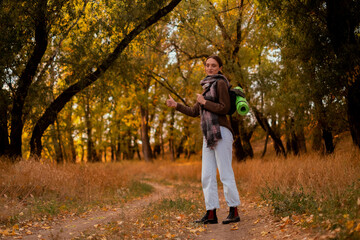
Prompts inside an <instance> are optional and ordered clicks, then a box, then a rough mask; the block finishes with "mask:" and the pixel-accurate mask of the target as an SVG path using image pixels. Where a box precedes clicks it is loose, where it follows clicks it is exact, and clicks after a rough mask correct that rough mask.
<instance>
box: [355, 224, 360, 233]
mask: <svg viewBox="0 0 360 240" xmlns="http://www.w3.org/2000/svg"><path fill="white" fill-rule="evenodd" d="M354 230H355V231H356V232H360V223H358V225H357V226H356V227H355V229H354Z"/></svg>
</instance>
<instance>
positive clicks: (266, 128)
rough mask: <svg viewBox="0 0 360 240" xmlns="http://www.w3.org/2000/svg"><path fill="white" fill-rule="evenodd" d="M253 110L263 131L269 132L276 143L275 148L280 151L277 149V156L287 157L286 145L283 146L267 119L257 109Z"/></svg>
mask: <svg viewBox="0 0 360 240" xmlns="http://www.w3.org/2000/svg"><path fill="white" fill-rule="evenodd" d="M252 110H253V112H254V114H255V117H256V120H257V121H258V123H259V124H260V126H261V127H262V129H264V131H265V132H267V133H268V134H269V135H270V137H271V138H272V140H273V141H274V147H276V146H277V147H278V149H277V148H275V151H278V152H277V154H279V153H281V154H283V155H284V156H285V157H286V152H285V148H284V145H283V143H282V141H281V139H280V138H279V137H278V136H277V135H276V134H275V132H274V131H273V130H272V129H271V127H270V125H269V123H268V121H267V119H266V118H265V117H264V116H263V115H262V114H261V113H260V112H259V111H258V110H257V109H256V108H255V107H252Z"/></svg>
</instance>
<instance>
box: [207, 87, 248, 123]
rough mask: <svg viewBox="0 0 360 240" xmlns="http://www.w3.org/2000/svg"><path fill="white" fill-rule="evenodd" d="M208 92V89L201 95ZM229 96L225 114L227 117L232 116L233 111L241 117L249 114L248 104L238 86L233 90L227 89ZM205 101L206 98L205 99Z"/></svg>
mask: <svg viewBox="0 0 360 240" xmlns="http://www.w3.org/2000/svg"><path fill="white" fill-rule="evenodd" d="M209 90H210V88H208V89H207V90H206V91H205V92H204V93H203V95H204V96H205V94H206V93H207V92H208V91H209ZM228 90H229V96H230V109H229V111H228V112H227V115H230V116H231V115H233V114H234V112H235V111H237V112H238V114H240V115H241V116H245V115H246V114H247V113H248V112H249V104H248V102H247V101H246V98H245V93H244V91H243V89H242V88H241V87H240V86H237V87H235V88H231V86H230V87H229V89H228ZM205 99H206V98H205Z"/></svg>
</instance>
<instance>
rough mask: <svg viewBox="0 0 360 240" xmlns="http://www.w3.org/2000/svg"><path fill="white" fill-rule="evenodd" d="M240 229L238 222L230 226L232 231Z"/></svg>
mask: <svg viewBox="0 0 360 240" xmlns="http://www.w3.org/2000/svg"><path fill="white" fill-rule="evenodd" d="M238 229H239V225H238V224H234V225H232V227H231V228H230V230H231V231H236V230H238Z"/></svg>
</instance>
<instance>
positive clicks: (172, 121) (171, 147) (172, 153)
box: [169, 109, 175, 162]
mask: <svg viewBox="0 0 360 240" xmlns="http://www.w3.org/2000/svg"><path fill="white" fill-rule="evenodd" d="M174 124H175V110H174V109H171V117H170V129H169V131H170V136H169V150H170V156H171V161H173V162H175V140H174Z"/></svg>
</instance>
